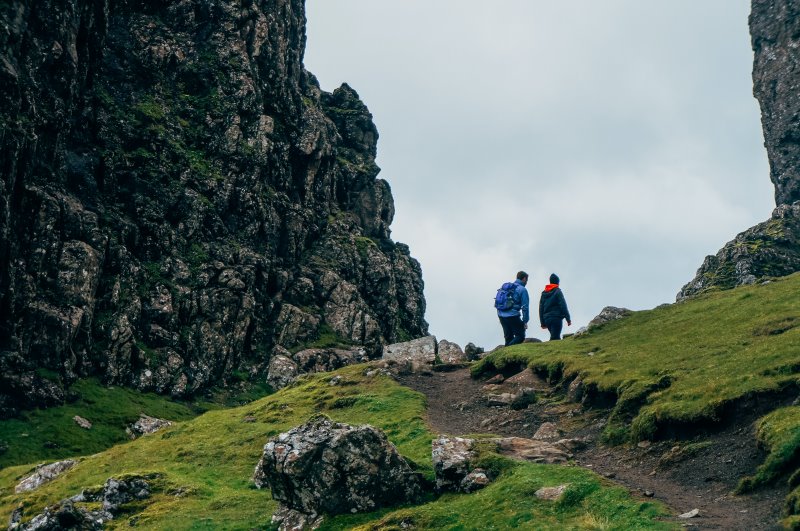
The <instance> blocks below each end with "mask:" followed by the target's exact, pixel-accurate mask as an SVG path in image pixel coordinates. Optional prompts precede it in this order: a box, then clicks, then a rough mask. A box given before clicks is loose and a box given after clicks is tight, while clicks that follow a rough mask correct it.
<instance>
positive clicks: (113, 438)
mask: <svg viewBox="0 0 800 531" xmlns="http://www.w3.org/2000/svg"><path fill="white" fill-rule="evenodd" d="M71 391H74V392H76V393H77V394H78V395H79V396H80V398H79V399H78V400H77V401H75V402H73V403H70V404H65V405H63V406H59V407H54V408H50V409H44V410H32V411H26V412H24V413H23V414H22V416H21V417H19V418H15V419H7V420H0V444H3V445H5V446H7V447H8V450H7V451H6V452H4V453H3V454H0V468H5V467H7V466H10V465H15V464H20V463H34V462H37V461H40V460H41V461H53V460H57V459H62V458H65V457H69V456H74V455H86V454H92V453H95V452H100V451H102V450H105V449H106V448H109V447H111V446H113V445H115V444H119V443H121V442H124V441H126V440H128V439H129V437H128V434H126V433H125V427H126V426H127V425H129V424H131V423H133V422H135V421H136V420H137V419H138V418H139V414H140V413H144V414H146V415H150V416H153V417H159V418H166V419H169V420H187V419H190V418H192V417H195V416H197V412H196V411H194V410H193V409H192V408H191V407H189V406H188V405H186V404H182V403H179V402H173V401H171V400H169V399H167V398H165V397H163V396H159V395H155V394H152V393H137V392H136V391H133V390H130V389H125V388H121V387H114V388H107V387H105V386H103V385H101V384H100V383H99V382H97V381H96V380H81V381H78V382H76V383H75V385H74V386H72V389H71ZM75 415H80V416H82V417H84V418H86V419H88V420H89V421H91V422H92V429H91V430H85V429H83V428H81V427H79V426H78V425H77V424H76V423H75V421H73V420H72V417H74V416H75Z"/></svg>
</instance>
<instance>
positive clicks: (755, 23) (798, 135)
mask: <svg viewBox="0 0 800 531" xmlns="http://www.w3.org/2000/svg"><path fill="white" fill-rule="evenodd" d="M750 36H751V38H752V44H753V52H754V60H753V94H754V95H755V97H756V98H757V99H758V102H759V104H760V105H761V123H762V126H763V129H764V146H765V147H766V148H767V156H768V157H769V167H770V179H771V180H772V183H773V184H774V185H775V204H776V205H777V206H781V205H791V204H792V203H795V202H797V201H800V92H798V91H797V83H798V82H800V52H799V51H798V44H800V6H799V5H798V4H797V2H796V0H752V7H751V12H750Z"/></svg>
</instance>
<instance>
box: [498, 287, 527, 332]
mask: <svg viewBox="0 0 800 531" xmlns="http://www.w3.org/2000/svg"><path fill="white" fill-rule="evenodd" d="M527 283H528V273H526V272H525V271H520V272H519V273H517V280H516V281H514V284H515V285H516V290H515V291H514V296H513V297H514V306H513V307H512V308H511V309H509V310H497V317H498V318H499V319H500V326H502V327H503V337H504V338H505V340H506V346H509V345H516V344H518V343H522V342H523V341H525V329H526V328H528V319H529V317H530V316H529V308H528V307H529V301H530V299H529V297H528V290H527V289H525V284H527ZM520 312H522V318H520V316H519V314H520Z"/></svg>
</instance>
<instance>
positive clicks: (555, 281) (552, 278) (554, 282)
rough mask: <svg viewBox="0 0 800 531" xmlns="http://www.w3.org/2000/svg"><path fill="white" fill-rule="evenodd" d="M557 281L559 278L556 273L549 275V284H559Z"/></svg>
mask: <svg viewBox="0 0 800 531" xmlns="http://www.w3.org/2000/svg"><path fill="white" fill-rule="evenodd" d="M559 283H560V279H559V278H558V275H556V274H555V273H553V274H552V275H550V284H559Z"/></svg>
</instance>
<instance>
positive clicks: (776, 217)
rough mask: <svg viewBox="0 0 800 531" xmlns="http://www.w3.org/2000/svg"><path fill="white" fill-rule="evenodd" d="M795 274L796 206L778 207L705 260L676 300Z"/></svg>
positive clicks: (799, 217)
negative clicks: (770, 214)
mask: <svg viewBox="0 0 800 531" xmlns="http://www.w3.org/2000/svg"><path fill="white" fill-rule="evenodd" d="M796 271H800V202H798V203H795V204H794V205H782V206H779V207H778V208H776V209H775V211H774V212H773V213H772V217H771V218H770V219H769V220H767V221H765V222H764V223H760V224H758V225H756V226H755V227H752V228H750V229H748V230H746V231H744V232H742V233H741V234H739V235H738V236H736V238H735V239H734V240H733V241H731V242H728V243H727V244H726V245H725V247H723V248H722V249H721V250H720V251H719V252H718V253H717V254H716V256H707V257H706V259H705V261H704V262H703V265H702V266H700V269H698V270H697V275H695V278H694V279H693V280H692V281H691V282H689V283H688V284H686V285H685V286H684V287H683V288H682V289H681V291H680V292H679V293H678V296H677V300H679V301H680V300H683V299H685V298H687V297H691V296H692V295H697V294H699V293H703V292H705V291H708V290H710V289H730V288H735V287H737V286H743V285H747V284H754V283H755V282H757V281H758V280H760V279H763V278H764V277H782V276H786V275H790V274H792V273H794V272H796Z"/></svg>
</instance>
